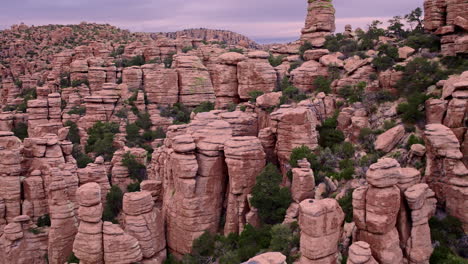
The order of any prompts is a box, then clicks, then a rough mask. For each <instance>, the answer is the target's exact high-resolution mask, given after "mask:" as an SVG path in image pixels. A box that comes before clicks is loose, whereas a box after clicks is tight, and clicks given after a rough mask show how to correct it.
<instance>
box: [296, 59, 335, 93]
mask: <svg viewBox="0 0 468 264" xmlns="http://www.w3.org/2000/svg"><path fill="white" fill-rule="evenodd" d="M327 75H328V71H327V67H325V66H323V65H322V64H321V63H319V62H316V61H314V60H309V61H306V62H304V63H303V64H302V65H301V66H300V67H299V68H297V69H294V70H293V71H292V72H291V82H292V84H294V86H295V87H297V88H298V89H299V90H301V91H302V92H311V91H313V90H314V89H315V87H314V81H315V79H317V78H318V77H319V76H327Z"/></svg>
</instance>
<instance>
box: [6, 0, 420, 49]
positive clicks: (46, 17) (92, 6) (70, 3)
mask: <svg viewBox="0 0 468 264" xmlns="http://www.w3.org/2000/svg"><path fill="white" fill-rule="evenodd" d="M1 2H2V3H1V9H0V29H5V28H9V27H10V26H11V25H13V24H19V23H20V22H24V23H25V24H27V25H36V26H37V25H47V24H77V23H80V22H82V21H86V22H96V23H109V24H112V25H115V26H118V27H120V28H123V29H129V30H130V31H132V32H170V31H177V30H182V29H187V28H200V27H203V28H212V29H225V30H231V31H234V32H237V33H241V34H244V35H246V36H248V37H250V38H251V39H253V40H255V41H257V42H259V43H272V42H288V41H293V40H296V39H298V38H299V35H300V31H301V28H302V27H303V26H304V21H305V16H306V12H307V0H196V1H195V0H1ZM423 2H424V0H391V1H384V0H333V4H334V6H335V9H336V27H337V32H341V31H343V29H344V26H345V25H346V24H351V25H353V28H356V27H361V28H365V27H366V25H368V24H369V23H370V22H371V21H372V20H376V19H378V20H381V21H387V20H388V19H390V18H391V17H393V16H395V15H404V14H407V13H409V12H410V11H411V10H413V9H415V8H416V7H422V5H423Z"/></svg>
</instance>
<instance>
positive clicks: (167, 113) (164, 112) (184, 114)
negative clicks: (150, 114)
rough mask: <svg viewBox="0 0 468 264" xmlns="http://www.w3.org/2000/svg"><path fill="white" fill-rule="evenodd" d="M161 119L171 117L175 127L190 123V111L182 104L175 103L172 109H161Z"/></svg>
mask: <svg viewBox="0 0 468 264" xmlns="http://www.w3.org/2000/svg"><path fill="white" fill-rule="evenodd" d="M161 116H162V117H172V118H173V119H174V121H173V123H174V124H176V125H179V124H187V123H190V110H189V109H188V108H187V107H186V106H185V105H183V104H182V103H175V104H174V106H172V107H167V108H161Z"/></svg>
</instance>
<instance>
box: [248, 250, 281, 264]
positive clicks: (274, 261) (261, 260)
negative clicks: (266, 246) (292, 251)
mask: <svg viewBox="0 0 468 264" xmlns="http://www.w3.org/2000/svg"><path fill="white" fill-rule="evenodd" d="M243 264H286V257H285V256H284V255H283V254H281V253H279V252H267V253H263V254H260V255H258V256H256V257H253V258H251V259H249V260H247V262H243Z"/></svg>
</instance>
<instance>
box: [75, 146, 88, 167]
mask: <svg viewBox="0 0 468 264" xmlns="http://www.w3.org/2000/svg"><path fill="white" fill-rule="evenodd" d="M72 156H73V158H75V160H76V165H77V167H78V168H86V166H88V164H89V163H93V159H91V158H90V157H89V156H88V155H86V154H84V153H83V152H82V150H81V146H80V145H78V144H74V145H73V149H72Z"/></svg>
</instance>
